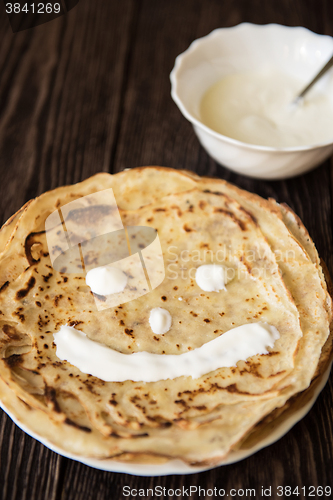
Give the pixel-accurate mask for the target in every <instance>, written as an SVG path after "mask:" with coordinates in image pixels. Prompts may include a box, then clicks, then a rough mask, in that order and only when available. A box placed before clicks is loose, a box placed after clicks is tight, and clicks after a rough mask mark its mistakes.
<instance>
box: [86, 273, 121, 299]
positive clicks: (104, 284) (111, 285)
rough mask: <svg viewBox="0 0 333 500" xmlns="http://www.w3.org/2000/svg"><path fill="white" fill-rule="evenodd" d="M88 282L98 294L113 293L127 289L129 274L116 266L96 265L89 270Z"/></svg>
mask: <svg viewBox="0 0 333 500" xmlns="http://www.w3.org/2000/svg"><path fill="white" fill-rule="evenodd" d="M86 283H87V285H88V286H89V287H90V289H91V291H92V292H93V293H96V294H97V295H111V294H112V293H120V292H122V291H123V290H124V289H125V287H126V285H127V276H126V274H125V273H124V272H123V271H121V269H117V268H116V267H112V266H105V267H96V268H95V269H91V270H90V271H88V272H87V276H86Z"/></svg>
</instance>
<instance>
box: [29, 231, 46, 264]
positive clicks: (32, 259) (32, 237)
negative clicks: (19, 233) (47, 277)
mask: <svg viewBox="0 0 333 500" xmlns="http://www.w3.org/2000/svg"><path fill="white" fill-rule="evenodd" d="M42 234H45V230H44V231H38V232H35V233H30V234H28V236H27V237H26V239H25V242H24V251H25V255H26V258H27V260H28V262H29V265H30V266H32V265H33V264H35V263H36V262H39V260H40V258H37V259H36V258H35V257H36V255H35V257H34V256H33V247H34V245H37V244H38V245H40V242H39V241H37V240H38V237H39V236H40V235H42Z"/></svg>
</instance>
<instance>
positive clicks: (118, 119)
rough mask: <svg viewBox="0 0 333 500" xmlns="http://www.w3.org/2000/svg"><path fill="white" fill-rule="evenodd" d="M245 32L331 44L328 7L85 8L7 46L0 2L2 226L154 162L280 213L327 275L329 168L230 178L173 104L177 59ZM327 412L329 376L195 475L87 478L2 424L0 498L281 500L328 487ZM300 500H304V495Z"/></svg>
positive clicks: (260, 2) (174, 1)
mask: <svg viewBox="0 0 333 500" xmlns="http://www.w3.org/2000/svg"><path fill="white" fill-rule="evenodd" d="M243 21H248V22H254V23H259V24H266V23H270V22H276V23H281V24H286V25H291V26H296V25H302V26H305V27H307V28H309V29H311V30H313V31H315V32H318V33H323V34H329V35H333V2H332V1H331V0H319V1H318V0H308V1H307V2H304V1H303V0H270V1H267V0H251V1H249V0H224V1H221V0H122V1H121V2H120V1H116V0H99V1H98V2H94V1H93V0H80V2H79V4H78V5H77V7H75V8H74V9H73V10H72V11H70V13H69V14H68V15H66V16H64V17H61V18H58V19H56V20H54V21H52V22H50V23H48V24H45V25H43V26H39V27H37V28H34V29H32V30H27V31H23V32H20V33H16V34H15V35H13V33H12V32H11V30H10V26H9V23H8V20H7V18H6V14H5V12H4V8H3V4H2V3H1V5H0V46H1V50H0V189H1V196H0V218H1V219H2V221H5V220H6V219H7V218H8V217H9V216H10V215H11V214H12V213H14V212H15V211H16V210H17V209H18V208H20V206H21V205H23V203H24V202H25V201H27V200H28V199H29V198H31V197H33V196H36V195H38V194H40V193H41V192H43V191H45V190H47V189H51V188H54V187H56V186H58V185H62V184H65V183H72V182H77V181H79V180H82V179H84V178H86V177H88V176H89V175H92V174H94V173H96V172H98V171H102V170H103V171H110V172H116V171H119V170H122V169H124V168H129V167H134V166H139V165H149V164H152V165H153V164H159V165H166V166H170V167H174V168H178V169H183V168H186V169H189V170H193V171H196V172H197V173H199V174H202V175H215V176H219V177H222V178H225V179H227V180H228V181H230V182H233V183H235V184H237V185H238V186H240V187H242V188H245V189H248V190H250V191H253V192H256V193H258V194H260V195H262V196H264V197H269V196H270V197H274V198H276V199H277V200H278V201H284V202H286V203H288V204H289V205H290V206H291V207H292V208H293V209H294V210H295V211H296V213H298V214H299V216H300V217H301V218H302V220H303V222H304V224H305V225H306V227H307V228H308V230H309V232H310V234H311V236H312V237H313V239H314V241H315V242H316V245H317V247H318V250H319V253H320V255H321V256H322V257H323V258H324V259H325V261H326V263H327V265H328V267H329V269H330V272H331V273H332V274H333V252H332V250H333V242H332V217H333V210H332V196H333V193H332V185H333V164H332V162H331V161H327V162H326V163H325V164H324V165H322V166H320V167H319V168H318V169H316V170H314V171H313V172H309V173H308V174H306V175H304V176H301V177H298V178H295V179H289V180H286V181H272V182H267V181H259V180H255V179H250V178H245V177H242V176H239V175H237V174H234V173H231V172H230V171H228V170H227V169H224V168H223V167H221V166H218V165H217V164H216V163H215V162H214V161H213V160H212V159H210V158H209V157H208V156H207V154H206V153H205V151H204V150H203V149H202V148H201V147H200V145H199V143H198V141H197V139H196V137H195V135H194V133H193V131H192V128H191V126H190V125H189V124H188V123H187V121H186V120H185V119H184V118H183V117H182V116H181V114H180V112H179V110H178V108H177V107H176V105H175V104H174V103H173V101H172V100H171V98H170V83H169V73H170V71H171V69H172V67H173V64H174V59H175V57H176V56H177V55H178V54H179V53H180V52H182V51H184V50H185V49H186V48H187V47H188V45H189V44H190V43H191V42H192V41H193V40H194V39H195V38H198V37H200V36H204V35H206V34H208V33H209V32H210V31H211V30H213V29H215V28H217V27H222V26H232V25H234V24H237V23H240V22H243ZM332 414H333V385H332V377H331V378H330V381H329V383H328V385H327V386H326V387H325V389H324V391H323V392H322V394H321V395H320V397H319V398H318V401H317V402H316V404H315V406H314V408H313V409H312V410H311V412H310V413H309V414H308V415H307V416H306V417H305V418H304V419H303V420H302V421H301V422H299V423H298V424H297V425H296V426H295V427H294V428H293V429H292V430H291V431H290V432H289V433H288V434H287V435H286V436H285V437H283V438H282V439H281V440H280V441H278V442H277V443H275V444H273V445H272V446H270V447H269V448H267V449H263V450H261V451H260V452H258V453H257V454H256V455H254V456H252V457H250V458H248V459H247V460H244V461H242V462H240V463H237V464H233V465H229V466H225V467H220V468H218V469H214V470H212V471H208V472H204V473H201V474H194V475H191V476H176V475H174V476H170V477H147V478H142V477H137V476H129V475H126V474H117V473H108V472H103V471H100V470H95V469H92V468H89V467H87V466H85V465H83V464H80V463H76V462H74V461H71V460H68V459H66V458H63V457H60V456H59V455H57V454H55V453H53V452H52V451H50V450H48V449H47V448H45V447H44V446H42V445H41V444H39V443H38V442H37V441H35V440H34V439H32V438H30V437H29V436H27V435H26V434H24V433H23V432H22V431H21V430H20V429H18V428H17V427H16V426H15V425H14V424H13V423H12V422H11V420H10V419H9V417H7V415H6V414H4V413H3V412H1V416H0V498H1V499H3V500H7V499H8V500H9V499H10V500H21V499H23V500H39V499H41V500H48V499H52V500H58V499H61V500H81V499H83V498H84V499H85V500H90V499H92V500H104V499H105V500H106V499H108V500H109V499H116V500H118V499H121V498H125V496H124V495H123V489H122V488H123V486H124V485H128V486H130V487H131V488H136V489H139V488H145V489H147V488H154V487H155V486H157V485H158V486H161V487H166V488H172V489H176V488H182V487H184V488H189V487H190V486H197V487H199V486H200V487H201V488H205V489H206V490H207V489H208V488H214V487H217V488H218V489H219V488H224V489H225V490H226V492H228V491H229V490H230V489H231V488H236V489H237V488H243V489H246V488H255V489H256V491H257V497H260V492H261V487H262V486H263V487H264V488H268V487H269V486H271V487H272V496H271V498H274V499H277V498H281V497H278V496H277V491H276V487H277V486H286V485H289V486H291V487H293V488H294V487H296V486H298V487H299V488H301V487H302V486H311V485H313V486H318V485H322V486H325V485H330V486H331V487H332V488H333V477H332V471H331V464H332V459H333V456H332V455H333V451H332V448H333V447H332V443H333V428H332V427H333V424H332ZM185 497H186V496H184V498H185ZM126 498H134V497H132V496H130V497H126ZM146 498H156V497H154V496H153V495H151V494H149V495H148V496H147V497H146ZM165 498H168V496H167V497H165ZM169 498H172V497H171V496H170V497H169ZM173 498H175V497H173ZM191 498H209V497H208V496H207V495H206V496H203V494H202V495H201V496H200V497H199V496H198V494H193V495H192V497H191ZM235 498H240V496H236V497H235ZM243 498H246V497H245V496H244V497H243ZM252 498H253V497H252ZM297 498H298V499H303V498H305V496H304V495H303V494H302V491H301V490H300V495H299V496H298V497H297Z"/></svg>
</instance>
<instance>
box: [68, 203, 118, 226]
mask: <svg viewBox="0 0 333 500" xmlns="http://www.w3.org/2000/svg"><path fill="white" fill-rule="evenodd" d="M113 211H114V209H113V207H112V206H110V205H91V206H89V207H83V208H76V209H74V210H71V211H70V212H69V213H68V214H67V217H66V220H65V222H67V221H73V222H75V224H76V225H79V226H87V225H91V224H95V223H96V221H97V220H99V219H100V218H101V217H102V218H103V217H107V216H110V215H111V214H112V212H113Z"/></svg>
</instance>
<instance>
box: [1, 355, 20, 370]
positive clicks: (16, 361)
mask: <svg viewBox="0 0 333 500" xmlns="http://www.w3.org/2000/svg"><path fill="white" fill-rule="evenodd" d="M3 360H4V362H5V363H6V365H7V366H8V367H9V368H13V367H14V366H17V365H20V364H22V356H21V354H12V355H11V356H9V357H8V358H4V359H3Z"/></svg>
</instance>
